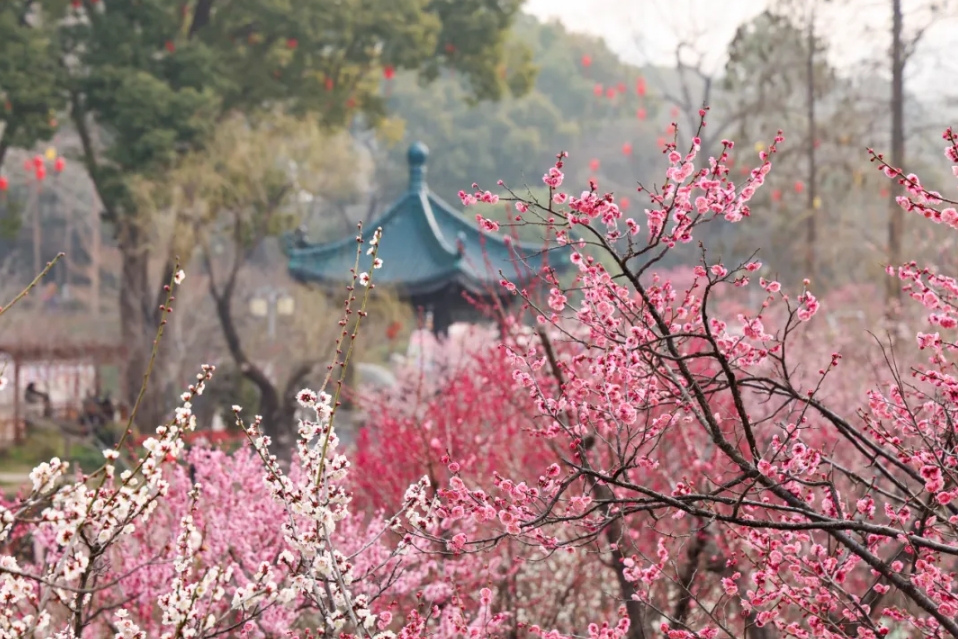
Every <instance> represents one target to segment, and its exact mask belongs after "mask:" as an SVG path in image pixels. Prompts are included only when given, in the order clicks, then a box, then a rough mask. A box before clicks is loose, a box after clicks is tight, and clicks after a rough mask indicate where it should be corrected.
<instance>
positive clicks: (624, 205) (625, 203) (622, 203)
mask: <svg viewBox="0 0 958 639" xmlns="http://www.w3.org/2000/svg"><path fill="white" fill-rule="evenodd" d="M630 206H632V203H631V202H629V198H627V197H620V198H619V209H621V210H623V211H628V210H629V207H630Z"/></svg>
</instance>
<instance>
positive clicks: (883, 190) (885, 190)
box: [878, 186, 891, 197]
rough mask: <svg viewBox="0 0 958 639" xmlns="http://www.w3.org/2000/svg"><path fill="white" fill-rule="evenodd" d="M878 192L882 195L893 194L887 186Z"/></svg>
mask: <svg viewBox="0 0 958 639" xmlns="http://www.w3.org/2000/svg"><path fill="white" fill-rule="evenodd" d="M878 194H879V195H881V196H882V197H888V196H889V195H891V191H889V190H888V188H887V187H884V186H883V187H882V189H881V191H879V192H878Z"/></svg>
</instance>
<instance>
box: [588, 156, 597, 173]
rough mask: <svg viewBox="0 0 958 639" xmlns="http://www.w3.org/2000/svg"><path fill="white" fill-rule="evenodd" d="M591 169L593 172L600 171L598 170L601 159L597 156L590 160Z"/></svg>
mask: <svg viewBox="0 0 958 639" xmlns="http://www.w3.org/2000/svg"><path fill="white" fill-rule="evenodd" d="M589 169H591V170H592V172H593V173H595V172H596V171H598V170H599V160H597V159H596V158H592V160H591V161H590V162H589Z"/></svg>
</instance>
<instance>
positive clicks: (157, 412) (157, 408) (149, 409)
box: [118, 224, 172, 430]
mask: <svg viewBox="0 0 958 639" xmlns="http://www.w3.org/2000/svg"><path fill="white" fill-rule="evenodd" d="M123 226H124V227H125V228H123V229H122V232H121V233H120V234H118V239H119V242H118V244H119V247H120V254H121V258H122V270H121V275H120V299H119V302H120V335H121V337H122V340H123V344H124V346H125V347H126V362H125V367H124V369H123V376H122V378H121V380H120V383H121V388H120V393H121V396H122V397H123V398H124V399H125V401H126V402H127V405H128V406H129V407H130V409H131V410H132V409H133V407H134V406H136V403H137V398H138V397H139V395H140V389H141V388H142V387H143V384H144V382H145V379H146V375H147V374H148V373H150V381H149V384H147V387H146V392H145V393H144V394H143V397H142V399H140V403H139V406H138V407H137V412H136V418H135V422H136V424H137V425H138V426H142V427H143V428H146V429H150V430H152V429H153V428H155V427H156V426H158V425H160V424H161V423H163V421H164V419H165V416H166V413H167V412H168V410H167V409H169V408H172V407H170V406H166V405H165V401H164V398H165V395H166V382H167V380H165V379H163V375H162V366H160V365H159V364H158V363H156V364H154V366H153V370H152V371H150V370H149V366H150V354H151V352H152V350H153V342H154V340H155V339H156V332H157V329H158V328H159V321H160V318H161V314H160V313H159V312H158V311H159V309H158V305H156V304H154V297H153V296H154V294H155V290H156V289H155V288H154V287H153V286H151V284H150V276H149V262H150V252H149V249H148V248H146V247H144V246H143V244H144V242H142V241H141V237H140V235H141V231H140V230H139V229H136V228H134V224H124V225H123ZM161 288H162V287H161ZM160 352H161V353H162V349H161V351H160Z"/></svg>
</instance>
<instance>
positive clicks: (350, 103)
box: [346, 98, 356, 109]
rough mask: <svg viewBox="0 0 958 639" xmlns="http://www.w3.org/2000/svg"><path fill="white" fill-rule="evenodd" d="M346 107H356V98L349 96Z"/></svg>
mask: <svg viewBox="0 0 958 639" xmlns="http://www.w3.org/2000/svg"><path fill="white" fill-rule="evenodd" d="M346 108H347V109H355V108H356V98H349V99H348V100H346Z"/></svg>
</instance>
